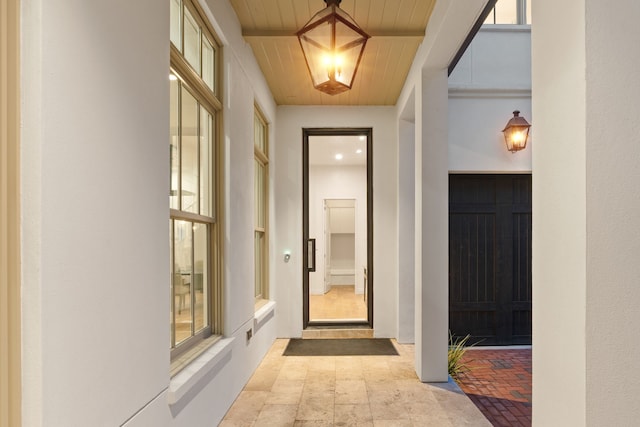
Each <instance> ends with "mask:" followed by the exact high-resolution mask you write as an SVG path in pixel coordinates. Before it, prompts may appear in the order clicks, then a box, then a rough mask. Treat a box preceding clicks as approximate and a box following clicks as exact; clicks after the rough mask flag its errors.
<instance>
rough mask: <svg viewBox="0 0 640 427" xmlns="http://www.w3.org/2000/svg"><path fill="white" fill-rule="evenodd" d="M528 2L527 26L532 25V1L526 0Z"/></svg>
mask: <svg viewBox="0 0 640 427" xmlns="http://www.w3.org/2000/svg"><path fill="white" fill-rule="evenodd" d="M525 1H526V2H527V7H526V11H527V16H526V18H527V24H529V25H531V0H525Z"/></svg>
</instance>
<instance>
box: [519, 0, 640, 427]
mask: <svg viewBox="0 0 640 427" xmlns="http://www.w3.org/2000/svg"><path fill="white" fill-rule="evenodd" d="M532 6H533V22H534V23H535V26H534V30H533V33H532V36H533V38H532V52H533V60H532V63H533V88H534V97H533V113H534V115H535V117H536V123H537V125H536V126H537V127H536V135H537V138H538V140H539V141H544V144H542V143H541V144H538V145H537V146H536V147H537V148H536V149H535V150H534V157H533V168H534V179H533V208H534V212H535V214H534V216H533V221H534V222H533V231H534V234H533V261H534V264H533V280H534V282H533V286H534V295H533V298H534V300H533V304H534V318H533V322H534V323H533V327H534V330H533V340H534V345H533V372H534V382H533V401H534V405H533V423H534V425H537V426H564V425H594V426H598V425H635V424H637V422H638V419H639V418H640V408H639V407H638V405H637V396H638V393H639V392H640V369H639V368H640V366H639V364H640V362H639V359H638V355H639V354H640V343H638V340H637V339H635V335H634V334H635V332H634V331H635V330H636V329H637V323H638V316H637V308H638V306H639V305H640V288H639V287H638V283H637V282H638V280H637V278H638V276H639V275H640V265H639V264H638V262H637V261H636V259H635V258H636V256H637V253H638V252H639V249H640V247H639V246H640V243H639V242H640V229H639V227H638V224H637V215H636V214H635V213H636V212H638V209H639V208H640V191H639V190H638V186H637V182H638V179H639V176H638V174H639V173H640V172H639V168H638V164H639V162H640V145H638V144H637V140H638V130H639V129H638V120H637V115H636V114H635V104H636V100H637V98H638V96H639V95H640V82H639V81H638V79H637V73H636V70H637V68H638V65H639V64H640V55H639V54H638V49H637V46H636V44H637V40H638V37H640V28H639V27H638V25H637V17H638V16H640V6H639V5H638V3H636V2H634V1H630V0H625V1H622V2H618V3H616V7H613V8H612V7H610V5H607V4H604V3H602V2H598V1H594V0H569V1H566V2H562V3H559V2H554V1H551V0H539V1H536V2H534V3H533V5H532ZM549 64H553V66H549ZM567 124H570V126H569V125H567ZM559 349H564V351H565V352H567V353H568V354H569V355H570V357H559Z"/></svg>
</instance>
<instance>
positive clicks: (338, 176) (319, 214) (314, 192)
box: [309, 166, 367, 295]
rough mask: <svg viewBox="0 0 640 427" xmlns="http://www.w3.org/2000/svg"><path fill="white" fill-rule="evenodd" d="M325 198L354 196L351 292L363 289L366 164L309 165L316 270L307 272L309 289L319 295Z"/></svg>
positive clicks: (322, 272)
mask: <svg viewBox="0 0 640 427" xmlns="http://www.w3.org/2000/svg"><path fill="white" fill-rule="evenodd" d="M325 199H354V200H355V227H356V230H355V234H356V236H355V248H354V249H355V264H354V268H355V279H354V280H355V283H354V284H355V292H356V293H357V294H362V293H363V288H364V286H363V283H364V277H363V276H364V271H363V267H364V266H366V265H367V168H366V167H365V166H337V167H331V166H310V167H309V237H310V238H315V239H316V271H315V272H312V273H309V292H310V293H311V294H314V295H322V294H323V293H324V292H325V289H324V273H325V217H324V214H325V212H324V200H325Z"/></svg>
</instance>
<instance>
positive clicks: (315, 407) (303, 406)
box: [296, 397, 334, 421]
mask: <svg viewBox="0 0 640 427" xmlns="http://www.w3.org/2000/svg"><path fill="white" fill-rule="evenodd" d="M333 414H334V400H333V397H330V398H317V399H303V400H302V401H301V402H300V405H299V406H298V413H297V415H296V420H319V421H333Z"/></svg>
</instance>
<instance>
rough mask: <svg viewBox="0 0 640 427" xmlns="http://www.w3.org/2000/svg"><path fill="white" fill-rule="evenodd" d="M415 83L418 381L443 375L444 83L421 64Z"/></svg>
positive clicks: (446, 239)
mask: <svg viewBox="0 0 640 427" xmlns="http://www.w3.org/2000/svg"><path fill="white" fill-rule="evenodd" d="M421 86H422V87H421V88H420V90H418V89H416V147H415V148H416V156H415V159H416V165H415V166H416V169H415V172H416V186H415V190H416V193H415V206H416V214H415V223H416V224H415V225H416V230H415V256H416V280H415V283H416V299H415V318H416V320H415V322H416V323H415V335H416V344H415V353H416V354H415V357H416V372H417V374H418V377H419V378H420V380H421V381H423V382H440V381H447V379H448V374H447V340H448V334H447V330H448V323H449V300H448V294H449V292H448V288H449V284H448V277H449V261H448V259H449V250H448V247H449V232H448V230H449V225H448V224H449V220H448V216H449V209H448V206H449V204H448V193H449V170H448V141H447V137H448V87H447V71H446V70H445V69H438V70H423V71H422V79H421Z"/></svg>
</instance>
